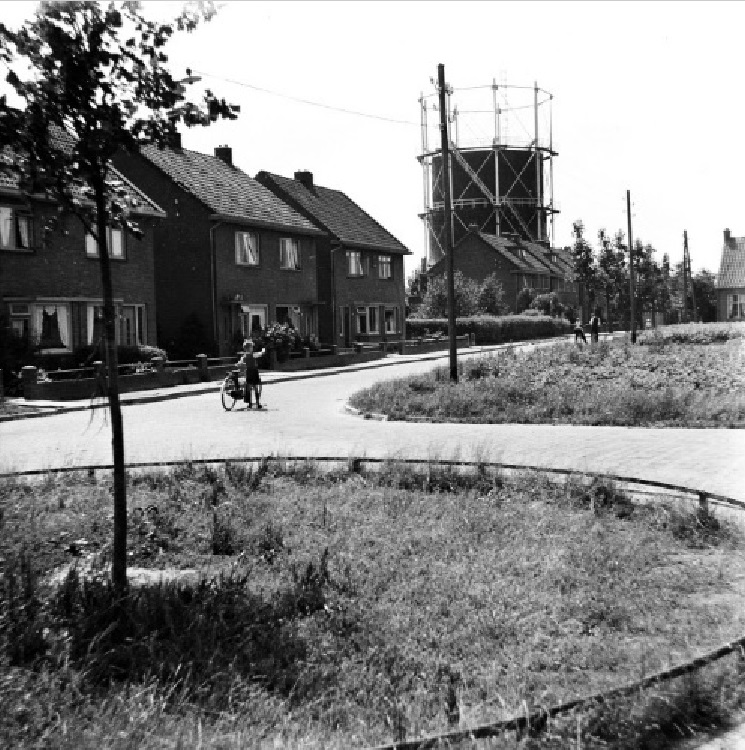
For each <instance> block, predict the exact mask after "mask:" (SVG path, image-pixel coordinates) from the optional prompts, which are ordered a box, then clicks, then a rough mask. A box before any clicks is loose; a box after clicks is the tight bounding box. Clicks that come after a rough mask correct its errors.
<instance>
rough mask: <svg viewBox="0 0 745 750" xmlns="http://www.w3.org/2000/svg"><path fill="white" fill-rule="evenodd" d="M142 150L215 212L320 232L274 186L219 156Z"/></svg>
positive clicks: (263, 223)
mask: <svg viewBox="0 0 745 750" xmlns="http://www.w3.org/2000/svg"><path fill="white" fill-rule="evenodd" d="M142 154H143V156H145V158H147V159H148V160H149V161H150V162H152V163H153V164H155V166H157V167H158V168H159V169H160V170H162V171H163V172H165V174H166V175H168V176H169V177H170V178H171V179H172V180H173V181H174V182H176V183H177V184H178V185H179V186H181V187H182V188H183V189H184V190H186V191H187V192H189V193H191V194H192V195H193V196H194V197H195V198H197V199H198V200H200V201H201V202H202V203H203V204H204V205H205V206H207V207H208V208H209V209H211V210H212V211H214V213H215V214H219V215H221V216H224V217H233V218H235V219H237V220H240V221H246V222H248V223H251V222H252V221H254V222H257V223H260V224H262V225H265V226H266V225H269V226H271V225H276V226H277V227H281V228H284V229H295V230H297V231H299V232H303V233H308V234H320V230H319V229H318V228H317V227H316V226H315V225H314V224H313V223H312V222H310V221H308V219H306V218H305V217H304V216H302V215H301V214H300V213H298V212H297V211H295V210H294V209H293V208H292V207H291V206H288V205H287V204H286V203H285V202H284V201H283V200H281V199H280V198H278V197H277V196H276V195H275V194H274V193H272V191H271V190H268V189H267V188H265V187H264V186H263V185H261V184H260V183H258V182H257V181H256V180H254V179H252V178H251V177H249V176H248V175H247V174H246V173H245V172H242V171H241V170H240V169H238V168H237V167H235V166H231V165H229V164H226V163H225V162H224V161H223V160H222V159H218V158H217V157H216V156H209V155H207V154H200V153H198V152H196V151H188V150H186V149H179V150H175V149H170V148H164V149H159V148H158V147H157V146H145V147H143V148H142Z"/></svg>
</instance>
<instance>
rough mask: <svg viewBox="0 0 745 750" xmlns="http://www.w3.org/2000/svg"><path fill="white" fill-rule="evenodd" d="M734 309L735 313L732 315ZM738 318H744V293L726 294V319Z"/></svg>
mask: <svg viewBox="0 0 745 750" xmlns="http://www.w3.org/2000/svg"><path fill="white" fill-rule="evenodd" d="M735 309H736V310H737V313H736V314H735V315H733V314H732V312H733V311H734V310H735ZM738 318H745V294H741V293H740V292H733V293H732V294H728V295H727V320H737V319H738Z"/></svg>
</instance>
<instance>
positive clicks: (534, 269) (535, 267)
mask: <svg viewBox="0 0 745 750" xmlns="http://www.w3.org/2000/svg"><path fill="white" fill-rule="evenodd" d="M478 235H479V237H480V238H481V239H482V240H483V241H484V242H486V244H487V245H489V246H490V247H492V248H494V250H496V251H497V252H498V253H500V254H501V255H503V256H504V257H505V258H507V260H509V261H511V262H512V263H513V264H514V265H516V266H517V267H518V268H519V269H520V270H521V271H522V272H523V273H541V274H547V273H554V274H556V275H558V276H563V275H564V272H563V271H562V270H561V269H559V268H558V267H557V266H555V265H553V264H552V263H550V262H549V261H548V259H546V258H545V252H546V248H544V247H543V246H542V245H538V244H536V243H534V242H525V241H522V240H521V241H520V243H519V244H518V243H516V242H515V241H514V240H512V239H511V238H509V237H498V236H497V235H494V234H487V233H486V232H479V233H478ZM520 248H524V249H525V253H524V254H523V255H521V254H520Z"/></svg>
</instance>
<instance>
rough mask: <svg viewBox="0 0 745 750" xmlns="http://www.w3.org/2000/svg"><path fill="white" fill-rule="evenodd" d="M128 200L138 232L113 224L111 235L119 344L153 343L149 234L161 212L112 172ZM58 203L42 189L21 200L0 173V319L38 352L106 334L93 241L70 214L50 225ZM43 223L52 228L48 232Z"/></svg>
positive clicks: (69, 348)
mask: <svg viewBox="0 0 745 750" xmlns="http://www.w3.org/2000/svg"><path fill="white" fill-rule="evenodd" d="M112 173H113V177H115V178H116V179H118V180H120V181H122V182H123V183H124V184H125V186H126V189H127V191H128V193H129V196H130V201H131V202H132V215H133V219H134V220H135V221H136V222H137V224H138V225H139V227H140V229H141V230H142V232H143V236H142V237H141V238H139V239H138V238H136V237H135V236H133V235H132V234H131V233H127V232H125V231H124V230H123V229H115V228H111V229H110V230H109V236H108V248H109V256H110V258H111V282H112V291H113V296H114V304H115V307H116V318H117V326H116V336H117V342H118V343H119V344H123V345H135V344H150V345H155V344H156V323H155V321H156V314H157V310H156V296H155V284H154V281H153V277H154V274H153V267H154V260H153V237H154V231H155V227H156V226H157V223H158V222H159V221H160V220H161V218H162V217H163V216H164V213H163V211H161V209H160V208H159V207H158V205H157V204H156V203H154V202H153V201H151V200H149V199H148V198H147V197H146V196H145V195H144V194H143V193H141V192H140V191H138V190H137V189H136V188H135V187H134V186H133V185H131V183H128V182H127V181H126V180H125V179H124V178H123V177H122V176H121V175H120V174H119V173H118V172H117V171H116V170H112ZM57 215H58V211H57V205H56V203H54V202H53V201H51V200H50V199H49V198H47V197H45V196H44V195H35V196H32V197H31V198H29V199H27V198H24V197H23V196H22V194H21V192H20V191H19V190H18V188H17V182H16V179H15V178H14V177H11V176H9V175H0V319H2V321H3V325H5V326H7V328H9V330H10V331H11V332H12V333H13V334H15V335H16V336H18V337H21V338H26V339H31V341H32V342H34V343H35V344H36V345H37V347H38V349H37V351H38V352H39V353H40V354H41V355H63V358H64V355H67V354H71V353H72V352H73V351H74V350H75V349H77V348H78V347H80V346H84V345H87V344H94V343H97V342H98V341H99V339H100V337H101V336H102V334H103V299H102V291H101V275H100V268H99V261H98V244H97V242H96V241H95V239H94V238H93V236H91V235H89V234H87V233H86V232H85V229H84V227H83V224H82V222H81V221H80V220H79V219H78V218H76V217H74V216H69V217H67V218H65V219H62V220H60V221H59V223H58V224H57V225H56V226H55V225H54V224H52V223H51V222H52V219H54V218H55V217H57ZM47 227H51V229H49V230H48V231H47V229H46V228H47Z"/></svg>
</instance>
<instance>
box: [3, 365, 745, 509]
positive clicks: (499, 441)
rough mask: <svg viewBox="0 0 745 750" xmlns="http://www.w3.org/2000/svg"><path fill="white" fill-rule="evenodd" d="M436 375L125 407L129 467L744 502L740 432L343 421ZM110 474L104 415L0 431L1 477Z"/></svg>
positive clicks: (269, 387)
mask: <svg viewBox="0 0 745 750" xmlns="http://www.w3.org/2000/svg"><path fill="white" fill-rule="evenodd" d="M444 362H446V360H441V361H440V362H439V364H443V363H444ZM435 364H437V363H436V362H433V361H431V360H427V361H413V362H408V363H402V364H397V365H395V366H387V367H375V368H371V369H367V370H361V371H356V372H340V373H338V374H335V375H332V376H325V377H311V378H301V379H294V380H289V381H285V382H279V383H266V384H265V386H264V401H265V402H266V404H267V405H268V409H267V410H266V411H265V412H256V411H250V412H246V411H244V410H242V409H241V410H240V411H234V412H225V411H224V410H223V409H222V408H221V406H220V403H219V396H218V394H217V393H214V392H211V393H205V394H202V395H195V396H192V397H190V398H179V399H175V400H166V401H160V402H155V403H146V404H138V405H129V406H126V407H125V408H124V409H123V414H124V428H125V439H126V460H127V461H130V462H136V461H157V460H178V459H188V458H191V459H199V458H213V457H214V458H224V457H237V456H260V455H269V454H275V455H295V456H324V455H325V456H368V457H377V458H395V457H398V456H401V457H408V458H422V459H436V458H460V459H469V460H474V459H482V460H490V461H502V462H505V463H521V464H533V465H541V466H546V467H552V468H571V469H577V470H585V471H598V472H608V473H614V474H621V475H624V476H633V477H638V478H641V479H656V480H661V481H666V482H671V483H674V484H681V485H685V486H688V487H691V488H694V489H706V490H708V491H710V492H715V493H719V494H723V495H729V496H732V497H737V498H740V499H743V500H745V431H743V430H683V429H641V428H623V427H569V426H552V425H446V424H420V423H399V422H378V421H373V420H364V419H361V418H360V417H356V416H352V415H350V414H348V413H347V412H346V411H345V410H344V405H345V403H346V401H347V399H348V397H349V396H350V395H351V394H352V393H354V392H355V391H356V390H358V389H360V388H363V387H365V386H368V385H370V384H372V383H374V382H377V381H380V380H382V379H388V378H395V377H403V376H407V375H410V374H412V373H416V372H423V371H426V370H428V369H430V368H431V367H433V366H434V365H435ZM109 463H111V436H110V428H109V424H108V421H107V418H106V412H105V410H103V409H97V410H93V411H77V412H72V413H65V414H59V415H54V416H47V417H44V418H42V419H29V420H19V421H11V422H4V423H0V471H21V470H29V469H46V468H57V467H63V466H75V465H88V464H109Z"/></svg>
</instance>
